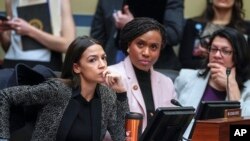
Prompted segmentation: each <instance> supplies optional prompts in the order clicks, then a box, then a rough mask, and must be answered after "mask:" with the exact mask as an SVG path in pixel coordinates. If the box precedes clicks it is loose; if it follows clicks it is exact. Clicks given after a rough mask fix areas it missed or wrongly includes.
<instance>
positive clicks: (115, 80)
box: [103, 70, 126, 93]
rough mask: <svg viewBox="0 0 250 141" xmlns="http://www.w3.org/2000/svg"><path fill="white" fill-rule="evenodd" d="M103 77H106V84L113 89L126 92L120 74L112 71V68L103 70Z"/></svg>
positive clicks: (117, 91)
mask: <svg viewBox="0 0 250 141" xmlns="http://www.w3.org/2000/svg"><path fill="white" fill-rule="evenodd" d="M103 77H104V78H105V84H106V85H107V86H108V87H110V88H111V89H113V90H114V91H115V92H116V93H123V92H126V89H125V87H124V85H123V83H122V77H121V75H120V74H118V73H114V72H111V71H110V70H105V71H104V72H103Z"/></svg>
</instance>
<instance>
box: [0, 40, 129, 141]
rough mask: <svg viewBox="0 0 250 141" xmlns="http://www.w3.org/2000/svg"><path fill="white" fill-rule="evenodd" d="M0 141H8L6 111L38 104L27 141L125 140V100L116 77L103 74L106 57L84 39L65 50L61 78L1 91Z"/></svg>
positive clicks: (107, 73)
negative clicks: (40, 107) (38, 108)
mask: <svg viewBox="0 0 250 141" xmlns="http://www.w3.org/2000/svg"><path fill="white" fill-rule="evenodd" d="M0 103H1V104H0V113H1V114H0V139H2V140H8V139H9V138H10V131H9V127H10V125H9V116H10V107H11V106H14V105H36V104H40V105H41V106H42V109H41V110H40V111H39V114H38V117H37V120H36V124H35V129H34V131H33V135H32V139H31V140H46V141H55V140H56V141H66V140H84V141H93V140H94V141H99V140H103V138H104V135H105V133H106V131H107V130H108V131H109V132H110V133H111V136H112V139H113V140H115V141H122V140H125V134H124V133H125V130H124V117H125V113H126V111H128V110H129V109H128V103H127V96H126V92H125V87H124V86H123V83H122V79H121V76H120V75H118V74H116V73H113V72H111V71H110V70H108V69H107V62H106V54H105V52H104V50H103V48H102V46H101V45H100V44H99V43H98V42H97V41H96V40H94V39H92V38H90V37H87V36H83V37H78V38H76V39H75V40H74V41H73V42H72V43H71V44H70V46H69V48H68V50H67V53H66V57H65V61H64V66H63V70H62V74H61V78H53V79H50V80H47V81H45V82H43V83H40V84H38V85H33V86H29V85H26V86H15V87H10V88H6V89H3V90H0Z"/></svg>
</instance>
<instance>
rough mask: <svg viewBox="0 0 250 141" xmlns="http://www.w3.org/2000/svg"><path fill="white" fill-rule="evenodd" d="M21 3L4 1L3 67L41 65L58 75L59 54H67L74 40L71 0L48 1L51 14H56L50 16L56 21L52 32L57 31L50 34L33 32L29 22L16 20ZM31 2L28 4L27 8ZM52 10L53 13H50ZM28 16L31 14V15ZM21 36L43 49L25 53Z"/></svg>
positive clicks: (36, 30) (1, 24)
mask: <svg viewBox="0 0 250 141" xmlns="http://www.w3.org/2000/svg"><path fill="white" fill-rule="evenodd" d="M21 2H22V3H24V1H23V0H5V5H6V15H7V16H8V17H9V20H8V21H6V22H4V24H3V22H0V27H6V26H7V27H8V28H0V29H1V31H0V32H1V34H0V41H1V44H2V47H3V49H4V50H5V51H6V54H5V57H4V64H3V67H5V68H6V67H7V68H13V67H14V66H15V65H16V64H17V63H24V64H26V65H29V66H30V67H33V66H35V65H37V64H42V65H45V66H48V67H50V68H51V69H53V70H57V71H60V70H61V67H62V53H65V52H66V50H67V47H68V45H69V44H70V42H71V41H73V39H74V38H75V24H74V21H73V17H72V12H71V5H70V0H49V1H47V3H48V5H49V6H50V11H53V12H55V13H53V15H56V17H54V18H57V19H59V21H56V23H57V25H56V26H55V27H53V28H54V29H55V28H58V30H56V31H54V33H53V34H50V33H47V32H44V31H42V30H40V29H38V28H35V27H34V26H32V25H31V24H30V23H28V21H25V20H24V19H22V18H20V17H18V15H17V14H18V12H17V9H18V8H19V7H20V5H21ZM34 2H35V1H29V2H28V4H31V3H34ZM56 7H57V8H56ZM51 8H52V9H54V10H51ZM55 9H56V10H55ZM28 12H31V13H32V11H28ZM34 12H35V11H34ZM50 16H51V17H52V13H50ZM52 18H53V17H52ZM51 20H52V19H51ZM44 26H46V25H44ZM58 26H59V27H58ZM3 29H4V30H3ZM21 36H28V37H29V38H32V39H34V40H35V41H37V42H39V43H40V44H42V45H43V47H44V48H41V49H32V50H24V48H25V46H22V41H21ZM34 48H35V47H34Z"/></svg>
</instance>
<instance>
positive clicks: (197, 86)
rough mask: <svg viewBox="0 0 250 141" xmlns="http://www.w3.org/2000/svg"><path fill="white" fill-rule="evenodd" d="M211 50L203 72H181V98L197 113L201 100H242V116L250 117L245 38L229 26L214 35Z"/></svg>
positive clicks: (249, 72) (177, 81) (249, 73)
mask: <svg viewBox="0 0 250 141" xmlns="http://www.w3.org/2000/svg"><path fill="white" fill-rule="evenodd" d="M208 47H209V48H208V51H209V53H208V57H207V59H206V61H205V63H204V65H203V67H202V68H201V69H199V70H191V69H181V71H180V75H179V76H178V77H177V78H176V79H175V82H174V85H175V90H176V93H177V99H178V100H179V102H180V103H181V104H182V105H183V106H193V107H194V108H196V110H197V109H199V107H198V106H199V103H200V102H201V101H224V100H227V101H240V104H241V110H242V116H250V107H249V104H250V80H249V79H250V56H249V54H250V48H249V47H248V44H247V41H246V39H245V37H244V35H243V34H241V33H240V31H238V30H236V29H233V28H229V27H225V28H223V29H220V30H217V31H216V32H214V33H213V34H212V36H211V38H210V42H209V43H208ZM228 71H229V72H228ZM192 125H193V122H192V123H191V124H190V125H189V127H188V129H187V130H186V132H185V134H184V137H185V138H188V136H189V133H190V130H191V128H192Z"/></svg>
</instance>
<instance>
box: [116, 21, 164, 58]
mask: <svg viewBox="0 0 250 141" xmlns="http://www.w3.org/2000/svg"><path fill="white" fill-rule="evenodd" d="M152 30H156V31H159V32H160V34H161V37H162V48H163V47H164V46H165V44H166V40H167V39H166V31H165V28H164V26H163V25H162V24H160V23H159V22H158V21H156V20H154V19H152V18H148V17H138V18H135V19H133V20H132V21H130V22H128V23H127V24H126V25H125V26H124V27H123V29H122V30H121V32H120V41H119V43H120V47H121V49H122V51H123V52H124V53H125V54H126V55H128V53H127V49H128V46H129V44H130V43H131V42H132V41H133V40H134V39H135V38H137V37H139V36H141V35H142V34H144V33H146V32H148V31H152Z"/></svg>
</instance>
